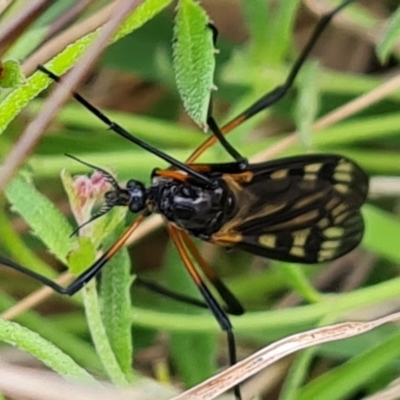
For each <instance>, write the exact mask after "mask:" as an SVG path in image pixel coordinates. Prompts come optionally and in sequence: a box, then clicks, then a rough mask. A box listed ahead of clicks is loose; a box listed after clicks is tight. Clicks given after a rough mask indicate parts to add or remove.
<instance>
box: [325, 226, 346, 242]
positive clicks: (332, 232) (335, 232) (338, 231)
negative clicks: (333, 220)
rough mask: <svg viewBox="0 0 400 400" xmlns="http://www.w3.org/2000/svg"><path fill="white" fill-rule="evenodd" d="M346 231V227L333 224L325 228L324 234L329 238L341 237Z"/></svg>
mask: <svg viewBox="0 0 400 400" xmlns="http://www.w3.org/2000/svg"><path fill="white" fill-rule="evenodd" d="M343 233H344V229H343V228H340V227H339V226H331V227H330V228H326V229H324V230H323V234H324V236H325V237H326V238H328V239H333V238H339V237H342V236H343Z"/></svg>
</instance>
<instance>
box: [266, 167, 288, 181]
mask: <svg viewBox="0 0 400 400" xmlns="http://www.w3.org/2000/svg"><path fill="white" fill-rule="evenodd" d="M288 173H289V170H288V169H287V168H286V169H278V171H275V172H273V173H272V174H271V175H270V177H271V178H272V179H284V178H286V177H287V176H288Z"/></svg>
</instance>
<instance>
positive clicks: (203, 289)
mask: <svg viewBox="0 0 400 400" xmlns="http://www.w3.org/2000/svg"><path fill="white" fill-rule="evenodd" d="M168 231H169V234H170V236H171V239H172V241H173V243H174V245H175V247H176V249H177V250H178V253H179V255H180V256H181V258H182V261H183V263H184V265H185V267H186V269H187V271H188V273H189V274H190V276H191V277H192V279H193V281H194V283H195V284H196V286H197V288H198V289H199V291H200V293H201V295H202V296H203V298H204V301H205V302H206V304H207V306H208V308H209V309H210V310H211V312H212V313H213V315H214V317H215V319H216V320H217V322H218V324H219V326H220V328H221V329H222V331H223V332H225V334H226V337H227V341H228V350H229V359H230V360H229V361H230V365H234V364H236V362H237V358H236V343H235V335H234V333H233V327H232V324H231V322H230V320H229V317H228V315H227V314H226V312H225V311H224V310H223V308H222V307H221V306H220V304H219V303H218V302H217V300H216V299H215V297H214V296H213V295H212V293H211V292H210V290H209V289H208V287H207V286H206V285H205V283H204V282H203V280H202V278H201V276H200V275H199V273H198V272H197V271H196V268H195V267H194V265H193V263H192V260H191V259H190V257H189V255H188V253H187V251H186V249H185V245H184V242H183V240H182V237H181V234H180V231H178V230H177V229H176V228H174V227H173V226H171V225H168ZM235 396H236V398H237V399H241V395H240V388H239V387H235Z"/></svg>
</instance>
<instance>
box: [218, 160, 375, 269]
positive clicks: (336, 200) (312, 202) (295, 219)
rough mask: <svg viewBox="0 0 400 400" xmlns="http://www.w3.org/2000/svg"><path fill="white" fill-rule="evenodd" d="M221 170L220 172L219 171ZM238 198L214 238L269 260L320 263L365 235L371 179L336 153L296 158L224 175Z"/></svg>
mask: <svg viewBox="0 0 400 400" xmlns="http://www.w3.org/2000/svg"><path fill="white" fill-rule="evenodd" d="M215 172H216V171H215ZM222 178H223V179H224V180H225V181H226V182H227V184H228V186H229V188H230V189H231V190H232V192H233V193H234V196H235V198H236V210H235V213H234V215H233V217H232V219H231V220H229V221H228V222H227V223H225V224H224V225H223V226H222V228H221V229H220V230H219V231H218V232H216V233H215V234H214V235H213V236H212V238H211V241H212V242H213V243H217V244H220V245H233V246H236V247H239V248H242V249H243V250H246V251H249V252H251V253H253V254H257V255H260V256H263V257H267V258H273V259H278V260H282V261H290V262H298V263H316V262H324V261H329V260H333V259H335V258H338V257H340V256H342V255H344V254H346V253H348V252H349V251H350V250H352V249H353V248H354V247H356V246H357V245H358V244H359V243H360V241H361V239H362V236H363V232H364V222H363V218H362V215H361V213H360V207H361V205H362V204H363V203H364V201H365V199H366V196H367V193H368V177H367V176H366V174H365V173H364V171H363V170H362V169H361V168H360V167H359V166H358V165H356V164H355V163H354V162H353V161H351V160H349V159H347V158H344V157H342V156H337V155H310V156H301V157H292V158H286V159H282V160H277V161H273V162H267V163H262V164H253V165H250V166H249V170H248V175H247V176H246V175H245V174H243V173H242V174H227V173H225V174H222Z"/></svg>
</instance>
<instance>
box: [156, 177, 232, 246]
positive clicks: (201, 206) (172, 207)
mask: <svg viewBox="0 0 400 400" xmlns="http://www.w3.org/2000/svg"><path fill="white" fill-rule="evenodd" d="M217 182H218V184H217V185H216V187H215V188H204V187H201V186H198V185H197V184H196V183H193V182H189V181H188V180H187V181H179V180H175V179H172V178H165V177H160V176H156V177H154V178H153V185H152V187H151V189H150V193H149V201H150V203H151V207H152V211H153V212H157V213H160V214H162V215H163V216H164V217H165V218H167V220H168V221H169V222H171V223H173V224H174V225H176V226H177V227H179V228H182V229H185V230H187V231H188V232H189V233H191V234H192V235H194V236H197V237H199V238H201V239H204V240H207V239H208V238H209V237H210V236H211V235H212V234H213V233H215V232H217V231H218V230H219V229H220V228H221V226H222V225H223V224H224V223H225V222H226V221H228V220H229V219H230V217H231V215H232V214H233V213H234V209H235V204H234V196H233V194H232V193H231V191H230V190H229V188H228V187H227V185H226V183H225V182H223V181H222V180H218V181H217Z"/></svg>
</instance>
